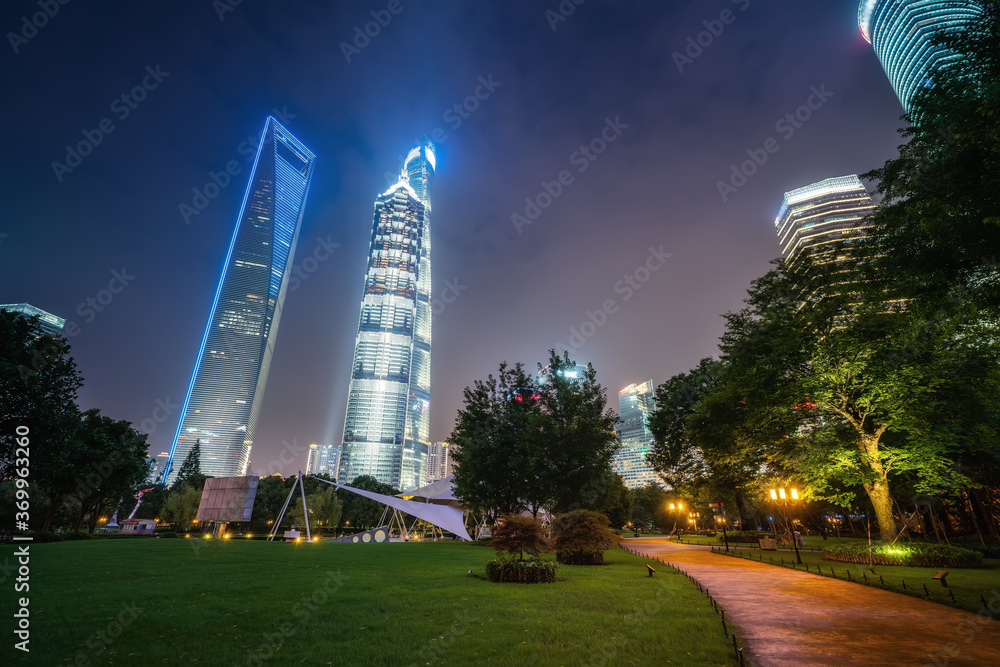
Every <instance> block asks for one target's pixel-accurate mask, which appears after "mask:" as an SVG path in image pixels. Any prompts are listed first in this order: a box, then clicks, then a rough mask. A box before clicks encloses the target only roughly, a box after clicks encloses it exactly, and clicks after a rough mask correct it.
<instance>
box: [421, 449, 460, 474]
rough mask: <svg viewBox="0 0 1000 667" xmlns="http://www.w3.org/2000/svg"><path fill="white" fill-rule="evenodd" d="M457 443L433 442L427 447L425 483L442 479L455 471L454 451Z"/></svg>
mask: <svg viewBox="0 0 1000 667" xmlns="http://www.w3.org/2000/svg"><path fill="white" fill-rule="evenodd" d="M457 450H458V445H453V444H451V443H448V442H435V443H434V444H432V445H431V446H430V447H428V449H427V483H428V484H430V483H431V482H436V481H438V480H439V479H444V478H445V477H448V476H449V475H451V474H453V473H454V472H455V452H456V451H457Z"/></svg>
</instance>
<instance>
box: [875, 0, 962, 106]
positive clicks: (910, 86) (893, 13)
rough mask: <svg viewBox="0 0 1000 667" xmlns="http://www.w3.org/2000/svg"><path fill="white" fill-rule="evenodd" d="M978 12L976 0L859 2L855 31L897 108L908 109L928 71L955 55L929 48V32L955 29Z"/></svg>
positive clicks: (883, 0) (927, 75) (930, 44)
mask: <svg viewBox="0 0 1000 667" xmlns="http://www.w3.org/2000/svg"><path fill="white" fill-rule="evenodd" d="M980 12H981V8H980V6H979V4H978V3H976V2H973V1H971V0H965V1H964V2H953V1H951V0H861V5H860V7H859V8H858V24H859V25H860V27H861V34H862V35H864V37H865V39H866V40H868V42H869V43H870V44H871V45H872V47H873V48H874V49H875V54H876V55H877V56H878V59H879V62H881V63H882V68H883V69H885V73H886V75H887V76H888V77H889V81H890V82H891V83H892V87H893V89H894V90H895V91H896V96H897V97H898V98H899V101H900V102H902V103H903V109H905V110H906V111H910V104H911V102H912V100H913V97H914V95H916V93H917V92H918V91H919V90H920V89H921V88H924V87H926V86H927V85H928V83H929V76H930V74H931V72H934V71H936V70H937V69H939V68H941V67H943V66H947V64H948V62H949V61H950V60H953V59H954V58H957V57H959V56H958V55H957V54H955V53H953V52H951V51H949V50H947V49H944V48H943V47H940V46H935V45H934V44H933V43H932V41H933V38H934V36H935V34H937V33H938V32H944V33H948V34H954V33H958V32H961V31H962V30H963V28H964V26H965V25H967V24H968V22H969V21H974V20H976V19H977V18H978V16H979V14H980Z"/></svg>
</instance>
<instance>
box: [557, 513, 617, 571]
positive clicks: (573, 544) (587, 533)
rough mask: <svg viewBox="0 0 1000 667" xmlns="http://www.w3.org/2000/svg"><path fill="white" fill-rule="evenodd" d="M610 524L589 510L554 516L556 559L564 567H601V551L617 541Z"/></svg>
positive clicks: (602, 560)
mask: <svg viewBox="0 0 1000 667" xmlns="http://www.w3.org/2000/svg"><path fill="white" fill-rule="evenodd" d="M610 523H611V522H610V521H609V520H608V517H606V516H604V515H603V514H601V513H600V512H591V511H589V510H576V511H573V512H567V513H566V514H560V515H559V516H557V517H556V519H555V521H554V522H553V523H552V534H553V535H554V536H555V547H556V560H557V561H559V562H560V563H564V564H566V565H603V564H604V552H605V551H606V550H607V549H610V548H612V547H614V546H615V545H617V544H618V542H619V541H620V540H621V535H620V534H619V533H618V532H617V531H614V530H611V528H610V527H609V526H610Z"/></svg>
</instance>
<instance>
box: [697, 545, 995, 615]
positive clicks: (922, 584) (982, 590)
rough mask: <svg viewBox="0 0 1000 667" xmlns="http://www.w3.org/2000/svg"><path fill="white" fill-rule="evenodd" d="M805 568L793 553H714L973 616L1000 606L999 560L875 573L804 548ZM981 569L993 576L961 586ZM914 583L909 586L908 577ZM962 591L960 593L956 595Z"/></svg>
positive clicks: (893, 568)
mask: <svg viewBox="0 0 1000 667" xmlns="http://www.w3.org/2000/svg"><path fill="white" fill-rule="evenodd" d="M799 551H800V555H801V557H802V565H798V564H797V563H796V561H795V552H794V551H792V550H781V551H766V550H761V549H752V548H747V547H733V546H732V545H730V547H729V551H728V552H727V551H726V550H725V549H724V548H723V547H716V546H713V547H712V549H711V553H714V554H716V555H722V556H730V557H733V558H743V559H747V560H752V561H754V562H757V563H763V564H764V565H773V566H775V567H785V568H790V569H793V570H798V571H800V572H809V573H811V574H819V575H822V576H824V577H832V578H834V579H838V580H841V581H848V582H851V583H855V584H859V585H862V586H871V587H873V588H878V589H881V590H886V591H892V592H893V593H900V594H903V595H910V596H912V597H916V598H920V599H922V600H928V601H930V602H937V603H938V604H943V605H946V606H948V607H953V608H955V609H962V610H964V611H970V612H972V613H978V612H979V611H980V610H983V609H985V610H986V611H988V612H990V613H993V612H994V611H995V610H993V609H990V606H991V603H992V605H993V606H994V607H995V606H997V605H998V603H1000V563H997V562H996V561H984V563H985V565H984V567H982V568H961V569H955V568H951V569H949V568H936V567H916V566H905V565H876V566H875V571H874V572H872V571H871V570H870V569H869V568H868V566H867V565H863V564H858V563H846V562H841V561H832V560H826V559H825V558H824V554H825V552H823V551H817V550H804V549H800V550H799ZM977 570H980V571H982V570H985V571H986V573H988V574H989V575H990V576H989V577H984V581H983V582H982V584H980V585H978V586H968V585H962V584H959V583H957V582H958V581H961V580H963V579H968V578H969V575H970V574H975V573H976V571H977ZM938 571H947V572H948V573H949V574H948V579H949V580H950V582H949V584H948V586H947V587H945V586H942V585H941V584H940V583H939V582H938V581H936V580H934V579H932V578H931V576H932V575H933V574H935V573H937V572H938ZM907 577H909V579H910V581H909V583H907V581H906V578H907ZM955 588H958V589H959V591H960V593H959V594H958V595H956V594H955V592H954V590H953V589H955Z"/></svg>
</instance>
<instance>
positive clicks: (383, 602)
mask: <svg viewBox="0 0 1000 667" xmlns="http://www.w3.org/2000/svg"><path fill="white" fill-rule="evenodd" d="M12 552H13V547H11V546H3V547H0V563H2V562H3V561H4V559H5V558H9V557H12ZM31 556H32V558H31V591H30V598H31V602H30V611H31V631H32V633H31V638H32V642H31V654H28V655H25V654H21V653H20V652H15V651H13V649H12V648H11V646H10V645H9V644H8V646H7V647H6V648H5V649H4V650H3V651H2V652H0V656H2V657H0V660H2V661H3V662H2V664H30V665H36V664H44V665H52V666H58V665H70V664H73V665H100V664H116V665H125V666H129V665H143V666H145V665H149V664H177V663H180V662H184V663H188V662H191V661H192V660H195V659H196V660H197V662H198V664H199V665H285V664H310V665H315V664H319V665H323V664H331V665H341V664H365V665H411V664H420V665H427V664H434V665H446V664H473V665H478V664H491V665H522V664H531V665H533V667H541V666H546V665H592V666H594V667H596V666H598V665H617V664H666V663H667V662H669V663H671V664H673V665H678V664H679V665H737V664H739V661H738V659H736V658H735V657H734V652H733V651H732V648H731V646H730V645H729V642H727V641H726V635H725V634H724V633H723V632H720V630H722V628H721V627H720V625H721V624H720V623H719V620H718V616H717V614H716V613H715V611H714V609H713V606H712V605H711V603H710V602H709V601H708V600H707V599H706V598H705V597H704V596H703V595H702V594H701V593H699V592H698V590H697V587H695V586H693V585H692V584H691V583H689V582H688V581H685V580H684V578H683V577H681V576H679V573H675V572H673V571H670V570H669V569H667V571H664V570H663V569H662V568H661V569H660V571H659V572H657V573H656V574H655V576H654V577H653V578H650V577H648V575H647V569H646V567H645V565H646V563H647V560H646V559H643V558H640V557H638V556H632V555H629V554H626V553H625V552H624V551H621V550H617V549H616V550H612V551H610V552H608V554H607V560H608V562H609V565H605V566H593V567H581V566H576V567H574V566H560V568H559V572H558V574H557V581H556V582H555V583H553V584H537V585H522V584H491V583H489V582H487V581H486V580H485V576H484V570H483V566H484V565H485V563H486V561H487V560H489V559H491V558H493V557H494V553H493V551H492V550H491V549H489V548H486V547H482V546H478V545H470V544H456V543H438V544H433V543H407V544H396V543H393V544H382V545H375V544H371V545H354V544H328V543H318V544H300V545H295V544H280V543H268V542H258V541H251V540H245V541H239V540H224V541H222V540H185V539H175V540H164V539H152V538H150V539H144V540H87V541H80V542H62V543H52V544H39V545H32V547H31ZM469 570H472V571H473V572H474V573H478V574H479V577H472V576H469V575H468V574H467V573H468V571H469ZM11 597H12V596H6V598H5V600H4V602H3V603H2V605H0V614H2V615H4V616H5V617H8V618H10V614H12V613H13V611H14V607H13V602H12V600H11ZM7 656H11V659H10V660H7V658H6V657H7Z"/></svg>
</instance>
